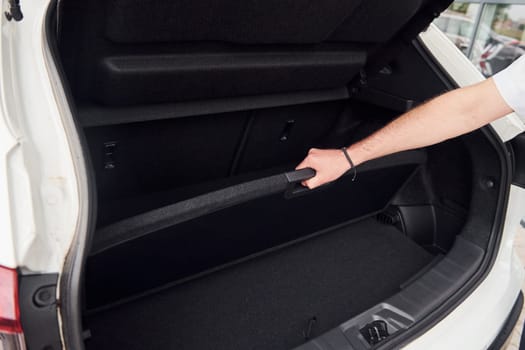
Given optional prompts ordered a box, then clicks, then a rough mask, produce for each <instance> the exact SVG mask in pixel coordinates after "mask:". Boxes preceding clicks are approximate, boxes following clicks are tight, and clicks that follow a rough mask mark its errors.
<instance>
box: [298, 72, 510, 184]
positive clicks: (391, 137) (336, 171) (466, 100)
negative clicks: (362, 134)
mask: <svg viewBox="0 0 525 350" xmlns="http://www.w3.org/2000/svg"><path fill="white" fill-rule="evenodd" d="M510 112H512V110H511V108H510V107H509V106H508V105H507V104H506V103H505V101H504V100H503V98H502V97H501V95H500V94H499V91H498V89H497V88H496V86H495V84H494V82H493V81H492V79H488V80H486V81H483V82H481V83H479V84H476V85H473V86H470V87H467V88H462V89H458V90H455V91H451V92H449V93H446V94H444V95H442V96H440V97H437V98H435V99H433V100H431V101H430V102H427V103H425V104H423V105H422V106H419V107H417V108H415V109H413V110H412V111H410V112H408V113H405V114H403V115H402V116H400V117H399V118H397V119H395V120H394V121H392V122H391V123H389V124H388V125H387V126H385V127H384V128H382V129H381V130H379V131H377V132H375V133H374V134H372V135H371V136H369V137H367V138H365V139H363V140H362V141H359V142H357V143H355V144H353V145H351V146H349V147H348V153H349V154H350V157H351V159H352V160H353V163H354V164H355V165H358V164H361V163H363V162H366V161H368V160H371V159H374V158H378V157H382V156H385V155H388V154H391V153H396V152H400V151H405V150H409V149H414V148H420V147H425V146H429V145H433V144H436V143H438V142H441V141H444V140H447V139H450V138H453V137H456V136H459V135H462V134H465V133H467V132H470V131H472V130H475V129H477V128H479V127H481V126H483V125H485V124H488V123H490V122H491V121H493V120H496V119H497V118H500V117H502V116H504V115H505V114H507V113H510ZM305 167H311V168H313V169H315V170H316V171H317V174H316V176H315V177H313V178H312V179H309V180H307V181H305V182H304V183H303V184H304V185H305V186H308V187H309V188H315V187H317V186H321V185H323V184H325V183H327V182H330V181H334V180H335V179H337V178H338V177H339V176H341V175H342V174H343V173H344V172H345V171H347V170H348V169H349V167H350V164H349V162H348V160H347V159H346V158H345V156H344V154H343V152H341V150H337V149H328V150H320V149H311V150H310V152H309V153H308V156H307V157H306V158H305V159H304V160H303V161H302V162H301V164H299V165H298V166H297V168H298V169H300V168H305Z"/></svg>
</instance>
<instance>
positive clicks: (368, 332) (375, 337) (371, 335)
mask: <svg viewBox="0 0 525 350" xmlns="http://www.w3.org/2000/svg"><path fill="white" fill-rule="evenodd" d="M359 332H361V334H362V335H363V337H364V338H365V339H366V341H367V342H368V343H369V344H370V345H375V344H377V343H379V342H380V341H382V340H384V339H386V338H387V337H388V336H389V334H388V326H387V323H386V322H385V321H383V320H377V321H373V322H371V323H369V324H367V325H366V326H364V327H363V328H361V329H360V330H359Z"/></svg>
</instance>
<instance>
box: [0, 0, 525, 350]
mask: <svg viewBox="0 0 525 350" xmlns="http://www.w3.org/2000/svg"><path fill="white" fill-rule="evenodd" d="M49 3H50V0H30V1H22V6H23V13H24V20H23V21H20V22H14V21H8V20H7V19H6V17H5V16H4V15H2V18H1V31H2V32H1V36H0V193H1V195H0V232H1V234H0V265H2V266H4V267H9V268H19V269H20V271H22V273H26V272H32V273H58V274H59V275H60V273H61V271H62V268H63V265H64V262H65V258H66V256H67V254H68V253H69V252H70V250H71V248H72V247H73V245H74V244H76V243H75V242H80V241H82V239H83V237H84V235H85V234H86V231H87V216H88V200H87V198H88V193H87V178H86V174H87V171H86V169H85V168H84V161H83V154H82V149H81V145H80V141H79V136H78V134H77V132H76V129H75V124H74V121H73V117H72V114H71V111H70V110H69V107H68V105H67V101H66V97H65V93H64V90H63V88H62V86H61V82H60V79H59V76H58V73H57V70H56V67H55V65H54V63H53V60H52V57H51V53H50V49H49V48H48V43H47V40H46V35H45V16H46V11H47V7H48V5H49ZM7 6H8V4H7V0H3V1H2V9H3V10H6V9H7ZM2 12H3V11H2ZM420 39H421V41H422V43H423V44H424V45H425V46H426V47H427V49H428V50H429V51H430V52H431V53H432V55H433V56H434V57H435V59H436V60H437V61H438V62H439V63H440V64H441V66H442V67H443V69H444V70H445V71H446V72H448V74H449V75H450V76H451V77H452V78H453V79H454V80H455V81H456V83H457V84H458V85H459V86H465V85H469V84H472V83H475V82H477V81H480V80H482V79H483V76H482V75H481V73H479V72H478V71H477V70H476V69H475V68H474V66H473V65H472V64H471V63H470V62H469V61H468V59H466V58H465V57H464V56H463V54H462V53H461V52H460V51H459V50H458V49H457V48H456V47H455V46H454V45H453V44H452V43H451V42H450V41H449V40H448V39H447V38H446V37H445V36H444V35H443V34H442V33H441V32H440V31H439V30H438V29H437V28H435V27H433V26H431V27H430V28H429V29H428V30H427V31H426V32H425V33H423V34H421V36H420ZM492 126H493V128H494V129H495V130H496V132H497V133H498V135H499V136H500V137H501V139H502V140H503V141H507V140H509V139H511V138H513V137H514V136H516V135H517V134H519V133H521V132H523V131H525V125H524V124H523V122H522V121H521V120H520V119H519V118H518V117H517V116H516V115H514V114H511V115H508V116H506V117H504V118H502V119H500V120H498V121H496V122H494V123H493V124H492ZM524 210H525V189H522V188H519V187H516V186H512V188H511V191H510V199H509V202H508V206H507V213H506V217H505V224H504V233H503V237H502V240H501V243H500V246H499V251H498V254H497V258H496V261H495V263H494V265H493V267H492V269H491V271H490V272H489V274H488V275H487V276H486V278H485V279H484V281H483V282H482V283H481V284H480V285H479V286H478V287H477V288H476V289H475V290H474V291H473V292H472V294H470V296H468V297H467V298H466V299H465V300H464V301H463V302H462V303H461V304H460V305H459V306H458V307H457V308H456V309H455V310H453V311H452V312H451V313H450V314H449V315H448V316H446V317H445V318H444V319H443V320H441V321H440V322H439V323H438V324H436V325H435V326H434V327H433V328H431V329H430V330H428V331H427V332H426V333H425V334H423V335H422V336H420V337H419V338H417V339H416V340H414V341H413V342H412V343H410V344H408V345H407V346H406V347H405V348H406V349H425V350H427V349H454V348H456V349H458V348H461V349H464V350H469V349H472V350H479V349H486V348H487V347H488V346H489V345H490V344H491V343H492V342H493V340H494V339H495V337H496V336H497V334H498V333H499V331H500V329H501V327H502V325H503V324H504V322H505V320H506V318H507V316H508V315H509V312H510V310H511V309H512V307H513V304H514V302H515V300H516V297H517V295H518V294H519V291H520V287H521V284H522V281H523V279H524V276H525V275H524V271H523V269H522V267H521V264H520V262H519V259H518V258H517V257H516V255H515V253H514V251H513V240H514V236H515V234H516V232H517V230H518V227H519V223H520V219H521V218H522V216H523V212H524ZM57 293H58V294H60V289H58V290H57ZM57 297H59V295H58V296H57ZM481 306H482V307H481ZM65 321H67V320H61V322H65ZM458 344H461V346H459V347H458Z"/></svg>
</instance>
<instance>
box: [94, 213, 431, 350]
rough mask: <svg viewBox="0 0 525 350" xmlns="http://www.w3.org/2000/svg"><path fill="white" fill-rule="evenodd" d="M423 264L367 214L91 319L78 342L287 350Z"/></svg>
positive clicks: (405, 242)
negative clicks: (86, 337)
mask: <svg viewBox="0 0 525 350" xmlns="http://www.w3.org/2000/svg"><path fill="white" fill-rule="evenodd" d="M431 260H432V256H431V255H430V254H429V253H427V252H426V251H425V250H423V249H422V248H421V247H419V246H417V245H416V244H415V243H413V242H412V241H410V240H409V239H408V238H406V237H405V236H403V235H402V234H401V233H400V232H398V231H396V230H395V229H394V228H392V227H390V226H384V225H380V224H379V223H377V222H376V221H375V220H373V219H367V220H365V221H362V222H360V223H357V224H352V225H350V226H347V227H344V228H340V229H337V230H334V231H333V232H331V233H327V234H325V235H322V236H319V237H316V238H313V239H311V240H308V241H306V242H303V243H299V244H297V245H294V246H291V247H288V248H286V249H283V250H279V251H275V252H272V253H269V254H268V255H265V256H262V257H258V258H256V259H253V260H251V261H248V262H244V263H242V264H240V265H237V266H234V267H231V268H228V269H226V270H221V271H219V272H217V273H215V274H212V275H208V276H206V277H203V278H201V279H198V280H194V281H191V282H189V283H186V284H183V285H180V286H177V287H173V288H171V289H168V290H164V291H162V292H159V293H158V294H155V295H150V296H148V297H146V298H143V299H139V300H135V301H133V302H130V303H128V304H124V305H120V306H118V307H115V308H113V309H110V310H106V311H103V312H100V313H97V314H94V315H90V316H89V317H87V319H86V324H87V327H89V329H90V330H91V334H92V337H91V338H90V339H89V340H88V341H87V342H86V345H87V348H88V349H129V350H132V349H191V350H193V349H289V348H292V347H294V346H297V345H300V344H301V343H303V342H304V341H305V335H304V334H305V332H307V333H309V334H310V337H315V336H317V335H319V334H321V333H323V332H325V331H327V330H329V329H331V328H333V327H335V326H337V325H338V324H340V323H342V322H344V321H345V320H347V319H349V318H351V317H353V316H355V315H357V314H358V313H360V312H362V311H364V310H366V309H368V308H369V307H371V306H373V305H375V304H376V303H378V302H380V301H381V300H383V299H385V298H387V297H388V296H390V295H392V294H394V293H396V292H397V291H398V290H399V285H400V284H401V283H403V282H405V281H406V280H407V279H409V278H410V277H411V276H412V275H414V274H415V273H417V272H418V271H419V270H420V269H421V268H423V267H424V266H425V265H426V264H428V263H429V262H430V261H431ZM166 268H169V267H166ZM137 273H148V271H137ZM100 288H104V287H103V286H100ZM313 318H315V320H316V321H315V322H313V321H312V319H313Z"/></svg>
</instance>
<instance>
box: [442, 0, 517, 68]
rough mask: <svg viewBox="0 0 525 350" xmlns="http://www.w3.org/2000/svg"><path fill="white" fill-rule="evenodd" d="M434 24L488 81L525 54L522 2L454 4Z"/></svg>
mask: <svg viewBox="0 0 525 350" xmlns="http://www.w3.org/2000/svg"><path fill="white" fill-rule="evenodd" d="M434 24H435V25H437V26H438V27H439V28H440V29H441V30H442V31H443V32H444V33H445V34H446V35H447V36H448V37H449V38H450V40H452V42H454V44H455V45H456V46H457V47H458V48H459V49H460V50H461V51H462V52H463V53H464V54H465V55H466V56H467V57H468V58H469V59H470V60H471V61H472V63H474V65H475V66H476V67H477V68H478V69H479V70H480V71H481V72H482V73H483V75H485V76H487V77H489V76H491V75H493V74H495V73H497V72H499V71H500V70H502V69H504V68H505V67H507V66H508V65H509V64H511V63H512V62H514V60H516V59H517V58H518V57H520V56H521V55H522V54H523V53H525V1H517V0H516V1H512V2H506V1H496V0H493V2H484V1H476V2H454V3H452V5H450V7H449V8H448V9H447V10H446V11H445V12H443V13H442V14H441V16H440V17H439V18H437V19H436V20H435V21H434Z"/></svg>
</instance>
